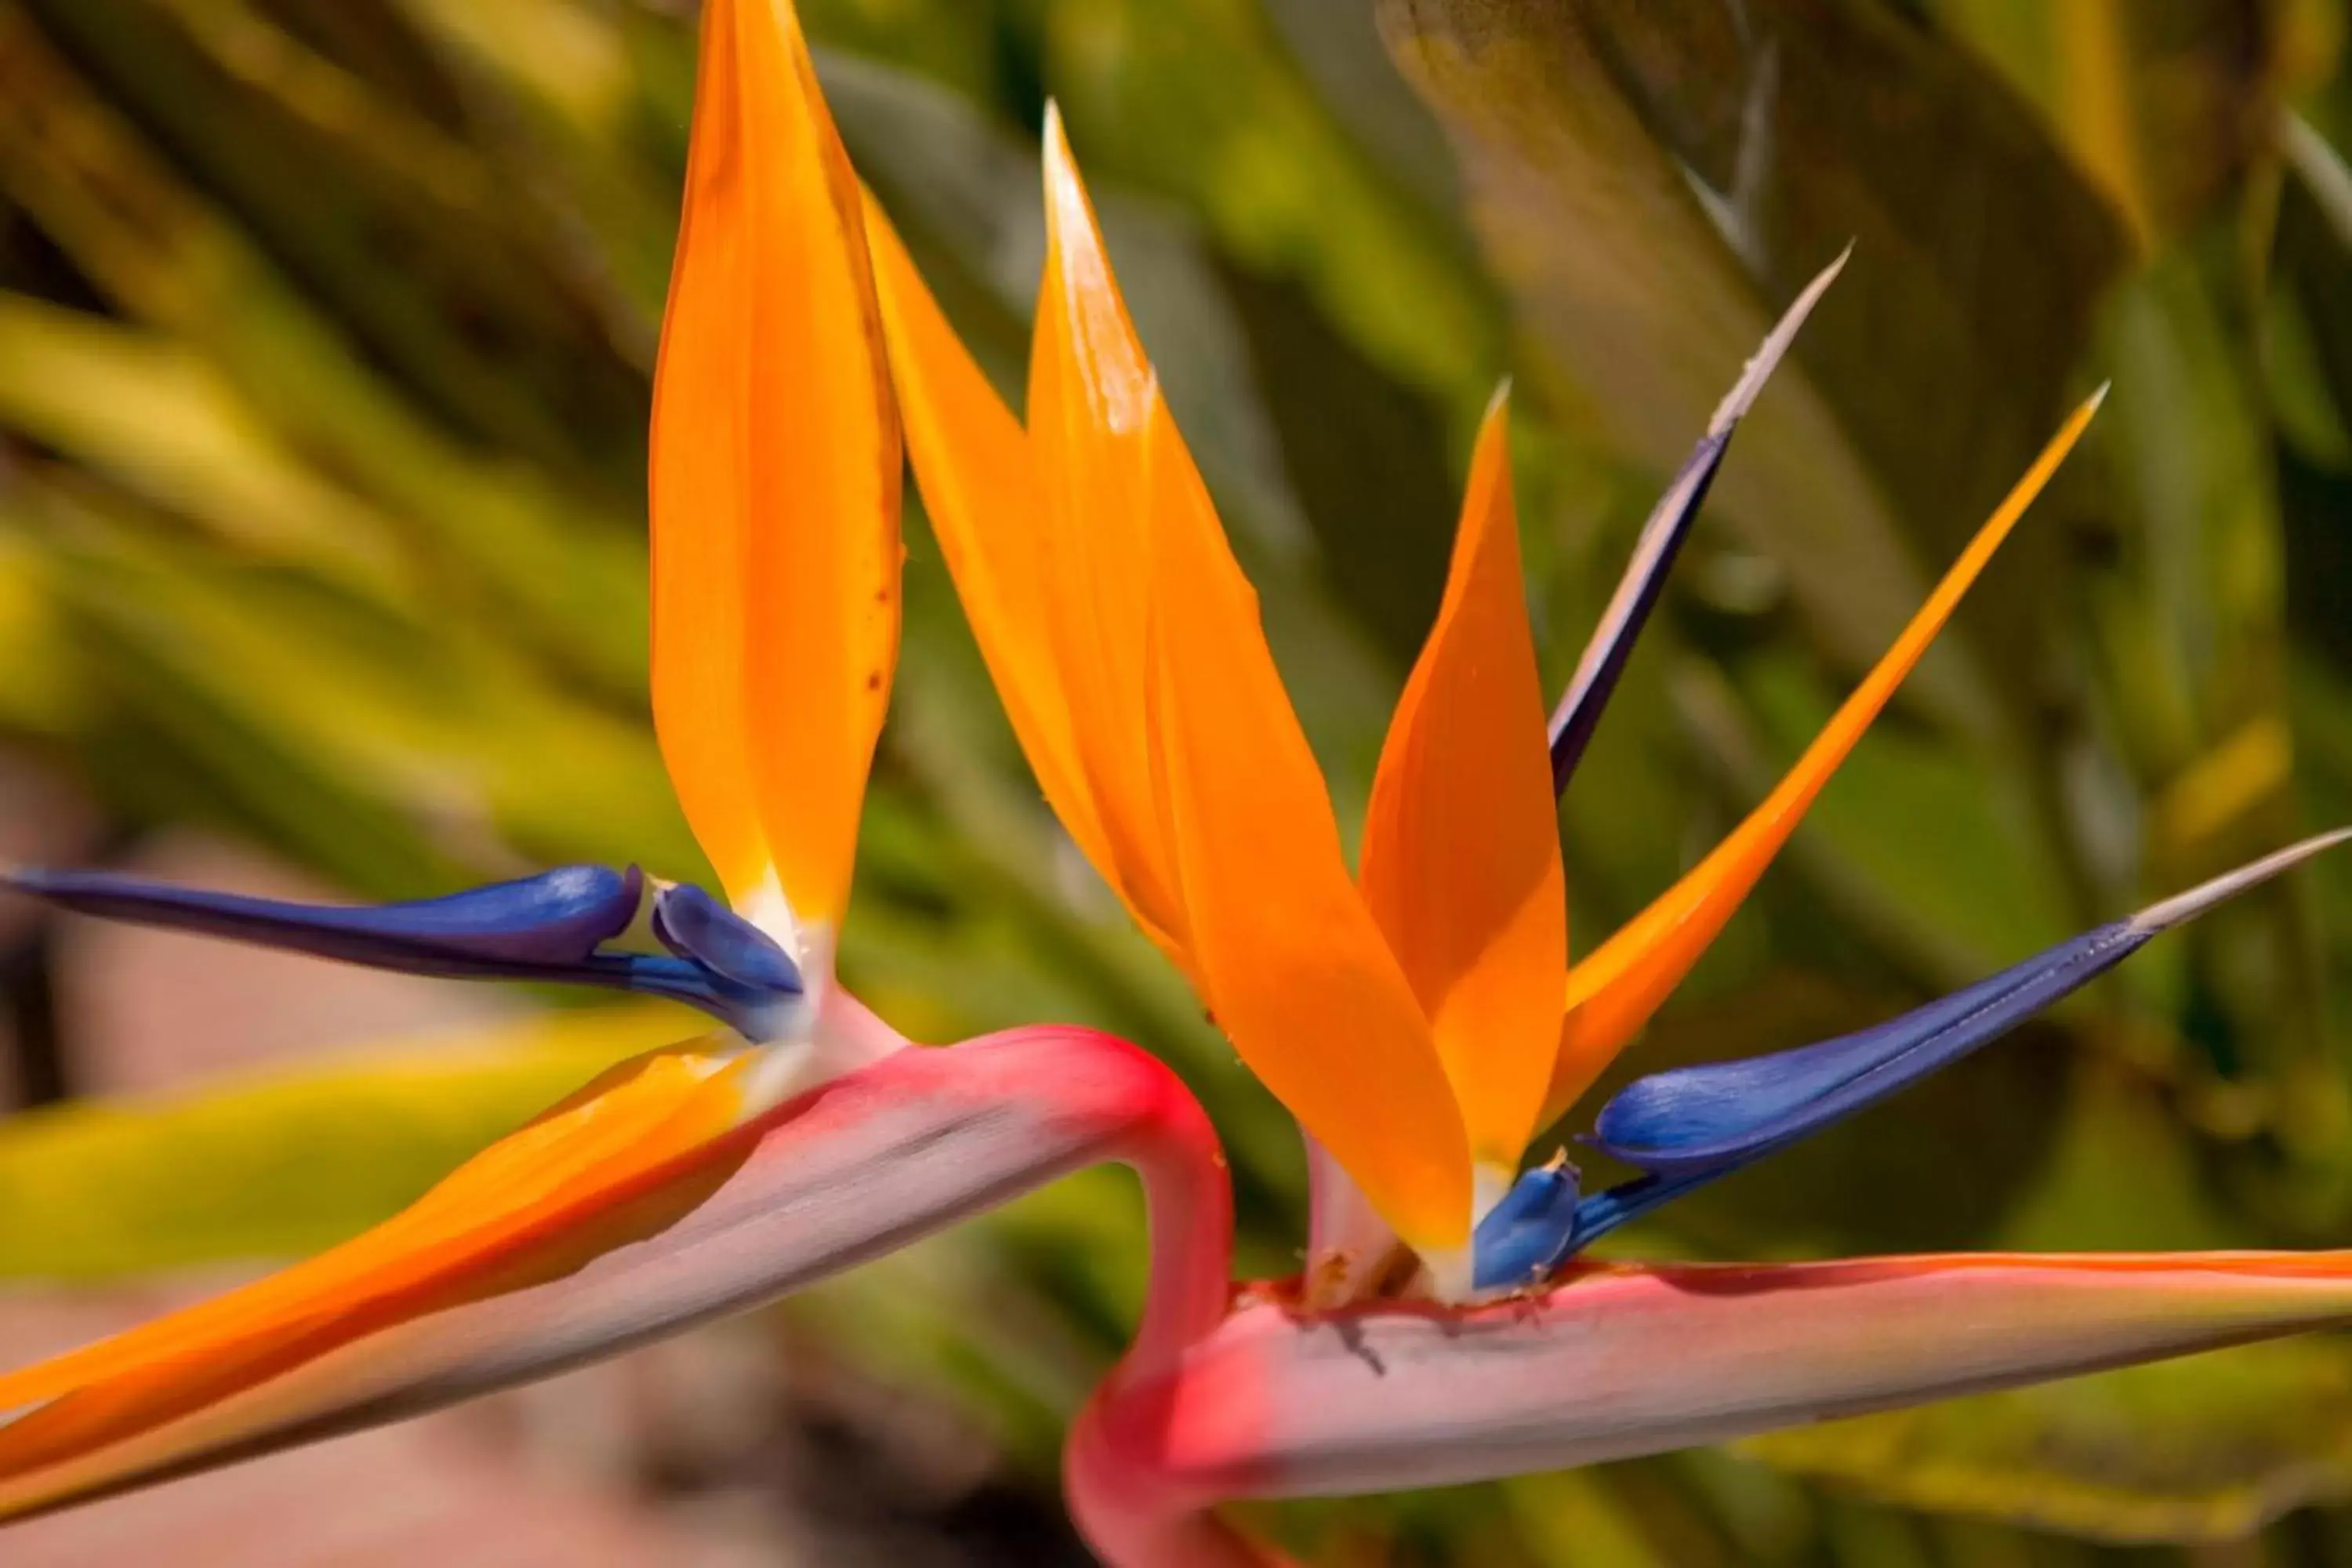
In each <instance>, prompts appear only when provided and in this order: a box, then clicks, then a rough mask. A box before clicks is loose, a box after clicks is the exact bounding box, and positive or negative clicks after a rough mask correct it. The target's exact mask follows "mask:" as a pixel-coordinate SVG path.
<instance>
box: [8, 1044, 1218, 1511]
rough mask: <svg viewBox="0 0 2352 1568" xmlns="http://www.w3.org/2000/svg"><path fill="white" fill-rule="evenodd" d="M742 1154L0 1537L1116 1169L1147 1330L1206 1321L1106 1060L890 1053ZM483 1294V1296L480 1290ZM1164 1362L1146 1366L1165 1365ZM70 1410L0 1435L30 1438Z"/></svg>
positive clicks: (54, 1472)
mask: <svg viewBox="0 0 2352 1568" xmlns="http://www.w3.org/2000/svg"><path fill="white" fill-rule="evenodd" d="M736 1136H740V1137H742V1138H744V1139H745V1140H746V1141H747V1142H749V1143H750V1145H751V1146H750V1148H749V1152H748V1153H746V1154H745V1155H743V1157H742V1158H741V1159H740V1163H738V1164H736V1165H735V1166H734V1168H733V1169H732V1170H731V1172H730V1173H728V1175H727V1176H726V1178H725V1180H724V1181H723V1183H721V1184H719V1185H718V1186H717V1188H716V1190H715V1191H713V1192H711V1193H710V1194H709V1196H707V1197H705V1198H703V1199H702V1200H701V1201H700V1202H699V1203H698V1204H697V1205H694V1206H693V1207H692V1208H691V1209H690V1210H689V1211H688V1212H687V1213H686V1214H685V1215H684V1216H683V1217H682V1218H679V1219H677V1220H676V1221H675V1222H674V1223H672V1224H669V1225H668V1226H666V1227H665V1228H662V1229H660V1230H658V1231H656V1232H654V1233H653V1234H651V1235H649V1236H646V1237H645V1239H642V1240H636V1241H631V1242H628V1243H626V1244H625V1245H621V1246H618V1247H614V1248H612V1249H611V1250H608V1251H604V1252H602V1253H600V1254H596V1255H594V1256H590V1257H587V1260H586V1261H585V1262H584V1263H583V1264H581V1265H579V1266H578V1267H577V1268H575V1269H574V1270H573V1271H572V1272H571V1273H569V1274H566V1275H564V1276H563V1277H562V1278H560V1279H554V1280H552V1281H551V1282H548V1283H542V1284H534V1285H530V1286H527V1287H525V1288H522V1289H512V1290H508V1291H505V1292H503V1293H495V1294H485V1295H482V1296H480V1297H478V1299H476V1300H470V1301H466V1302H463V1303H462V1304H459V1305H457V1306H453V1307H449V1308H446V1310H439V1311H436V1312H431V1313H428V1314H425V1315H423V1316H418V1317H415V1318H411V1319H408V1320H407V1321H400V1322H395V1323H393V1324H392V1325H390V1326H388V1327H385V1328H382V1329H379V1330H377V1331H374V1332H373V1333H370V1334H367V1335H366V1336H364V1337H362V1338H359V1339H356V1340H353V1341H352V1342H349V1343H346V1344H344V1345H342V1346H341V1347H340V1348H337V1349H334V1350H331V1351H330V1352H327V1353H325V1354H322V1355H319V1356H316V1357H314V1358H311V1359H310V1360H307V1361H304V1362H302V1363H300V1364H299V1365H296V1366H294V1367H293V1368H291V1369H290V1370H289V1371H286V1372H284V1373H280V1374H278V1375H277V1376H275V1377H273V1378H270V1379H269V1380H268V1381H266V1382H262V1383H259V1384H255V1385H254V1386H252V1387H250V1388H248V1389H246V1390H244V1391H243V1392H240V1393H236V1394H231V1395H229V1396H228V1397H226V1398H224V1399H220V1400H218V1401H216V1402H214V1403H210V1404H205V1405H200V1406H198V1407H197V1408H195V1409H194V1410H193V1411H191V1412H190V1413H188V1414H186V1415H183V1416H181V1417H179V1418H178V1419H176V1420H173V1421H171V1422H168V1423H165V1424H163V1425H159V1426H152V1427H150V1428H148V1429H146V1430H144V1431H142V1432H140V1433H139V1434H137V1435H136V1436H131V1437H129V1438H127V1439H125V1440H123V1441H120V1442H116V1443H113V1444H110V1445H109V1446H107V1447H99V1448H96V1449H92V1450H89V1451H86V1452H76V1453H69V1454H67V1455H64V1456H63V1457H61V1458H59V1459H58V1461H57V1462H54V1463H50V1464H46V1465H40V1466H38V1467H37V1468H26V1469H20V1470H17V1471H16V1472H15V1473H13V1474H11V1475H8V1476H6V1477H5V1479H0V1516H21V1515H24V1514H28V1513H36V1512H40V1511H45V1510H49V1509H53V1508H57V1507H60V1506H63V1505H65V1504H68V1503H71V1502H78V1501H82V1500H88V1499H90V1498H93V1497H98V1496H102V1495H106V1494H108V1493H110V1492H114V1491H120V1490H123V1489H128V1488H130V1487H132V1486H136V1485H140V1484H142V1483H146V1482H151V1481H153V1480H157V1479H163V1478H164V1477H167V1476H172V1475H178V1474H184V1473H189V1472H193V1471H195V1470H200V1469H205V1468H211V1467H213V1466H215V1465H220V1464H224V1463H227V1462H230V1461H232V1460H236V1459H240V1458H251V1457H254V1456H257V1455H259V1454H264V1453H268V1452H270V1451H273V1450H275V1449H278V1448H283V1447H289V1446H291V1445H294V1444H297V1443H302V1442H308V1441H311V1440H314V1439H317V1438H320V1437H323V1436H331V1435H334V1434H337V1433H341V1432H347V1431H352V1430H354V1429H356V1428H359V1427H362V1426H374V1425H377V1424H379V1423H382V1422H385V1421H392V1420H397V1419H400V1418H401V1417H404V1416H407V1415H416V1414H419V1413H421V1412H424V1411H426V1410H430V1409H433V1408H436V1407H437V1406H440V1405H449V1404H453V1403H455V1402H457V1401H459V1400H462V1399H467V1398H470V1397H472V1396H473V1395H475V1394H482V1393H486V1392H488V1391H489V1390H492V1389H497V1388H502V1387H506V1386H509V1385H510V1384H517V1383H521V1382H525V1381H528V1380H530V1379H532V1378H536V1377H541V1376H544V1375H546V1374H548V1373H553V1372H557V1371H560V1370H562V1369H564V1368H566V1367H570V1366H572V1365H576V1364H578V1363H583V1362H586V1361H590V1360H593V1359H596V1358H598V1357H602V1356H605V1355H610V1354H613V1353H614V1352H617V1351H620V1350H622V1349H625V1348H627V1347H629V1346H631V1345H635V1344H637V1343H641V1342H645V1341H647V1340H651V1339H655V1338H657V1337H660V1336H662V1335H664V1334H667V1333H671V1332H674V1331H677V1330H678V1329H680V1328H683V1327H685V1326H687V1325H689V1324H691V1323H695V1322H698V1321H703V1320H705V1319H709V1318H712V1317H716V1316H719V1315H720V1314H723V1313H726V1312H730V1311H734V1310H741V1309H743V1308H747V1307H751V1306H753V1305H756V1304H758V1303H760V1302H761V1301H765V1300H771V1299H772V1298H774V1297H777V1296H780V1295H782V1294H784V1293H785V1292H787V1291H790V1290H793V1289H798V1288H800V1287H802V1286H804V1285H807V1284H809V1283H812V1282H813V1281H814V1280H817V1279H822V1278H824V1277H825V1276H827V1275H831V1274H834V1273H837V1272H839V1271H840V1270H842V1269H844V1268H849V1267H851V1266H853V1265H855V1264H856V1263H859V1262H862V1261H864V1260H866V1259H867V1258H873V1257H876V1256H878V1255H879V1254H882V1253H884V1252H887V1251H890V1250H892V1249H893V1248H896V1247H901V1246H904V1245H905V1244H906V1243H908V1241H910V1240H912V1239H914V1238H915V1237H919V1236H921V1235H924V1234H927V1233H929V1232H930V1231H932V1230H936V1229H939V1228H940V1227H941V1226H946V1225H948V1224H950V1223H951V1222H953V1221H955V1220H957V1219H960V1218H961V1217H963V1216H965V1215H971V1214H972V1213H975V1212H977V1211H979V1210H982V1209H985V1208H989V1207H992V1206H993V1205H996V1204H999V1203H1002V1202H1003V1201H1004V1200H1005V1199H1007V1198H1008V1197H1011V1196H1013V1194H1017V1193H1020V1192H1023V1191H1026V1190H1027V1189H1029V1188H1031V1187H1034V1186H1036V1185H1039V1184H1043V1183H1045V1182H1046V1181H1049V1180H1051V1179H1053V1178H1054V1177H1055V1176H1058V1175H1061V1174H1063V1173H1067V1172H1070V1171H1074V1170H1076V1169H1078V1168H1080V1167H1082V1166H1086V1165H1090V1164H1094V1163H1097V1162H1099V1161H1104V1160H1115V1161H1124V1162H1127V1163H1131V1164H1133V1165H1135V1166H1136V1167H1137V1168H1138V1169H1139V1171H1140V1172H1141V1173H1143V1175H1144V1177H1145V1186H1146V1190H1147V1192H1148V1194H1149V1195H1150V1217H1151V1224H1152V1226H1153V1231H1154V1241H1155V1252H1156V1253H1158V1254H1159V1256H1160V1258H1161V1259H1162V1260H1163V1261H1165V1262H1182V1261H1183V1260H1184V1259H1186V1258H1192V1259H1193V1260H1194V1261H1192V1262H1191V1263H1189V1264H1186V1265H1185V1266H1184V1267H1181V1268H1156V1269H1155V1270H1154V1279H1153V1285H1152V1290H1153V1295H1152V1299H1151V1302H1150V1321H1152V1322H1153V1323H1154V1324H1156V1325H1159V1328H1158V1331H1159V1332H1160V1333H1161V1334H1162V1335H1181V1337H1182V1338H1185V1339H1190V1338H1192V1337H1194V1336H1196V1335H1197V1334H1198V1333H1200V1332H1202V1331H1205V1330H1206V1328H1207V1327H1208V1326H1210V1325H1212V1324H1213V1323H1214V1322H1215V1321H1216V1320H1217V1318H1218V1316H1219V1315H1220V1314H1221V1313H1222V1311H1223V1306H1224V1300H1225V1260H1226V1258H1228V1257H1229V1256H1230V1246H1231V1226H1232V1206H1231V1199H1230V1197H1229V1196H1228V1194H1227V1188H1226V1184H1225V1182H1224V1172H1223V1158H1222V1155H1221V1154H1220V1153H1219V1152H1218V1147H1217V1143H1216V1139H1215V1134H1214V1133H1213V1131H1212V1130H1211V1129H1210V1127H1209V1124H1208V1121H1207V1119H1206V1118H1205V1116H1203V1115H1202V1112H1201V1110H1200V1109H1199V1106H1198V1105H1197V1103H1196V1102H1195V1101H1194V1100H1193V1099H1192V1095H1191V1094H1190V1092H1189V1091H1187V1090H1186V1089H1184V1087H1183V1085H1182V1083H1181V1081H1180V1080H1179V1079H1177V1078H1176V1077H1175V1075H1174V1074H1172V1073H1171V1072H1170V1071H1169V1070H1168V1068H1165V1067H1164V1066H1162V1065H1161V1064H1160V1063H1159V1062H1158V1061H1157V1060H1155V1059H1154V1058H1151V1057H1150V1056H1147V1055H1145V1054H1144V1053H1143V1052H1142V1051H1140V1050H1139V1049H1137V1048H1136V1047H1132V1046H1129V1045H1128V1044H1127V1043H1126V1042H1124V1041H1121V1040H1117V1039H1113V1038H1111V1037H1108V1036H1104V1035H1098V1034H1095V1033H1093V1032H1092V1031H1089V1030H1085V1029H1075V1028H1038V1029H1023V1030H1015V1031H1012V1032H1009V1033H1006V1034H1002V1035H996V1036H992V1037H987V1038H984V1039H979V1040H973V1041H971V1042H969V1043H967V1044H964V1045H961V1046H957V1047H952V1048H950V1049H945V1050H930V1049H920V1048H915V1049H907V1050H902V1051H899V1052H898V1053H897V1054H895V1055H893V1056H891V1057H888V1058H885V1059H883V1060H882V1061H880V1062H877V1063H876V1064H875V1065H874V1066H872V1067H870V1068H866V1069H864V1070H862V1071H859V1072H856V1073H853V1074H850V1075H849V1076H847V1077H845V1078H841V1079H835V1080H834V1081H833V1082H831V1083H829V1084H826V1085H824V1087H822V1088H820V1089H814V1090H813V1091H811V1092H810V1093H808V1094H805V1095H803V1096H802V1097H800V1098H799V1099H797V1100H793V1101H791V1102H790V1103H788V1104H786V1105H783V1106H780V1107H778V1108H777V1109H776V1110H773V1111H771V1112H769V1113H767V1114H766V1115H765V1116H763V1117H761V1118H760V1119H759V1120H758V1121H756V1122H754V1123H751V1124H750V1125H748V1126H747V1127H746V1128H744V1129H742V1130H741V1131H740V1133H739V1134H737V1135H736ZM496 1288H497V1287H496V1282H495V1281H494V1280H488V1281H484V1282H483V1283H482V1286H481V1289H483V1290H485V1291H493V1290H495V1289H496ZM1173 1348H1174V1347H1173V1344H1172V1343H1171V1344H1168V1345H1166V1346H1164V1347H1162V1346H1152V1345H1147V1346H1144V1347H1143V1349H1145V1350H1147V1351H1149V1352H1150V1353H1151V1354H1153V1355H1154V1356H1157V1357H1163V1358H1164V1357H1170V1356H1172V1353H1173ZM77 1397H79V1396H78V1395H76V1394H67V1395H66V1396H65V1397H64V1398H63V1399H60V1400H58V1401H57V1402H56V1403H55V1405H50V1406H35V1407H31V1408H29V1409H27V1410H25V1411H18V1412H10V1413H0V1431H5V1430H7V1429H8V1426H9V1422H10V1418H11V1417H16V1418H21V1419H23V1420H26V1421H35V1420H38V1419H40V1418H42V1417H44V1416H46V1415H48V1413H49V1412H50V1411H51V1410H53V1409H58V1408H60V1407H63V1406H66V1405H70V1404H71V1402H72V1401H73V1400H74V1399H76V1398H77Z"/></svg>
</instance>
